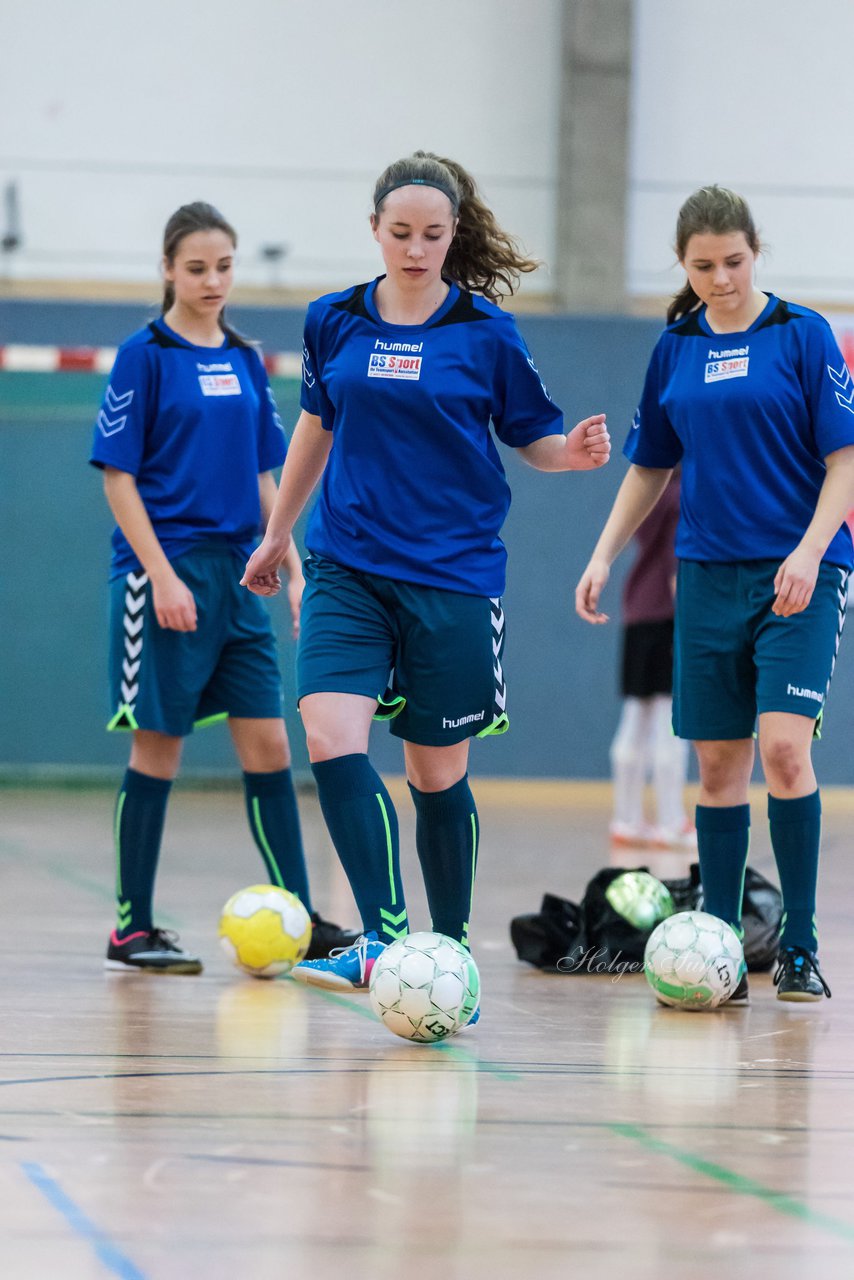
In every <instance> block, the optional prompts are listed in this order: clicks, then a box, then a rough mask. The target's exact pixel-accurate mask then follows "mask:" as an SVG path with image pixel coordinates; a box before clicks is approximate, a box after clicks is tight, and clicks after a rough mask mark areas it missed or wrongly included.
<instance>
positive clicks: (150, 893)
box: [114, 769, 172, 938]
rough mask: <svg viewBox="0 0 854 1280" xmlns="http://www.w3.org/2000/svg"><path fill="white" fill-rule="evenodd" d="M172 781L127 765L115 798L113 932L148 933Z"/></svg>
mask: <svg viewBox="0 0 854 1280" xmlns="http://www.w3.org/2000/svg"><path fill="white" fill-rule="evenodd" d="M171 790H172V783H171V781H170V780H169V779H168V778H152V777H150V776H149V775H148V774H147V773H139V772H138V771H137V770H136V769H128V770H127V772H126V773H125V776H124V779H123V781H122V785H121V787H120V788H119V794H118V796H117V798H116V812H115V825H114V830H115V844H116V907H117V920H116V936H117V937H119V938H124V937H127V935H128V934H129V933H139V932H144V933H148V932H149V931H150V930H151V928H152V914H151V913H152V899H153V897H154V880H155V877H156V875H157V862H158V859H159V858H160V842H161V840H162V839H163V824H164V822H165V821H166V806H167V804H168V803H169V793H170V791H171Z"/></svg>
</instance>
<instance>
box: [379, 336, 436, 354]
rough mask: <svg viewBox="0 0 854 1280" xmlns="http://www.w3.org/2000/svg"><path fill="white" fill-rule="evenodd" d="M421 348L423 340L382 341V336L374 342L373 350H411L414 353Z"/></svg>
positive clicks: (422, 347)
mask: <svg viewBox="0 0 854 1280" xmlns="http://www.w3.org/2000/svg"><path fill="white" fill-rule="evenodd" d="M423 350H424V343H423V342H383V340H382V338H377V340H376V342H375V343H374V351H411V352H412V353H413V354H415V353H417V352H419V351H423Z"/></svg>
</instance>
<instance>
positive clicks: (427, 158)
mask: <svg viewBox="0 0 854 1280" xmlns="http://www.w3.org/2000/svg"><path fill="white" fill-rule="evenodd" d="M409 185H415V186H430V187H436V188H437V190H439V191H442V192H444V194H445V195H446V196H447V197H448V199H449V201H450V202H451V208H452V209H453V212H454V216H455V217H456V218H457V219H458V222H457V229H456V233H455V235H454V238H453V240H452V241H451V245H450V248H449V249H448V254H447V257H446V258H445V263H444V267H443V273H444V274H445V275H447V276H448V277H449V278H450V279H451V280H453V281H454V283H455V284H457V285H459V286H460V288H462V289H465V290H467V291H468V292H470V293H481V294H483V295H484V297H486V298H488V299H489V300H490V301H491V302H497V301H498V300H499V299H500V298H501V296H502V295H505V296H506V295H510V294H513V293H515V291H516V289H517V288H518V286H519V277H520V275H522V274H526V273H527V272H529V271H536V269H537V267H538V266H539V265H540V264H539V263H538V262H537V261H536V260H535V259H533V258H528V257H526V256H525V254H524V253H523V252H522V250H521V249H520V247H519V244H518V241H517V240H515V239H514V237H513V236H511V235H509V234H508V233H507V232H506V231H503V230H502V229H501V227H499V225H498V223H497V222H496V220H495V215H494V214H493V212H492V210H491V209H490V208H489V207H488V205H486V204H485V203H484V201H483V199H482V197H481V195H480V192H479V191H478V188H477V184H476V182H475V180H474V178H473V177H472V176H471V174H470V173H468V172H467V171H466V170H465V169H464V168H463V166H462V165H461V164H458V163H457V162H456V161H455V160H448V159H447V158H446V157H444V156H437V155H434V154H433V152H432V151H416V152H414V153H413V154H412V155H411V156H407V157H406V158H405V159H403V160H397V161H395V163H394V164H391V165H389V167H388V168H387V169H386V170H385V172H384V173H383V174H382V175H381V176H380V178H379V179H378V181H377V183H376V186H375V188H374V216H375V217H377V218H378V217H379V216H380V214H381V212H382V207H383V204H384V202H385V198H386V196H388V195H390V194H391V192H392V191H395V190H397V188H398V187H404V186H409Z"/></svg>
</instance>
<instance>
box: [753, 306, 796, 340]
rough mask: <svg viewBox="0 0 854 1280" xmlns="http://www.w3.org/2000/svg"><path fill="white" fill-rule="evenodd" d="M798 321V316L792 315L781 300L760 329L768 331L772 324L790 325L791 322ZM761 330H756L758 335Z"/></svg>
mask: <svg viewBox="0 0 854 1280" xmlns="http://www.w3.org/2000/svg"><path fill="white" fill-rule="evenodd" d="M796 319H797V316H794V315H792V313H791V311H790V310H789V308H788V306H787V305H786V303H785V302H784V301H783V299H782V298H780V299H779V300H778V302H777V305H776V307H775V308H774V310H773V311H772V312H771V314H770V316H766V317H765V319H764V320H763V321H762V323H761V325H760V326H759V329H768V328H770V327H771V325H772V324H788V323H789V321H790V320H796ZM759 329H757V330H756V332H757V333H758V332H759Z"/></svg>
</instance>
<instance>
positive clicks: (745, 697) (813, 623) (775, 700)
mask: <svg viewBox="0 0 854 1280" xmlns="http://www.w3.org/2000/svg"><path fill="white" fill-rule="evenodd" d="M779 567H780V561H779V560H743V561H737V562H734V563H731V564H719V563H712V562H701V561H696V560H680V562H679V571H678V576H677V586H676V630H675V636H674V666H673V729H674V732H675V733H676V735H677V737H679V738H690V739H692V740H694V741H701V742H702V741H718V740H725V739H736V738H749V737H751V736H752V735H753V731H754V726H755V724H756V717H757V715H762V714H763V713H764V712H767V711H788V712H791V713H793V714H794V715H799V716H807V717H809V718H810V719H811V720H815V721H816V736H818V732H819V729H820V725H821V718H822V715H823V712H824V704H825V700H826V698H827V691H828V688H829V686H830V678H831V676H832V675H833V668H834V664H835V662H836V653H837V650H838V648H839V640H840V637H841V635H842V625H843V623H844V621H845V606H846V601H847V596H848V570H847V569H842V568H840V567H839V566H838V565H833V564H826V563H823V564H822V565H821V567H820V569H819V574H818V579H817V581H816V585H815V590H814V592H813V595H812V599H811V600H810V602H809V605H808V606H807V608H806V609H805V610H804V611H803V613H796V614H793V615H792V617H790V618H780V617H777V615H776V614H774V613H772V612H771V605H772V604H773V602H774V578H775V577H776V575H777V570H778V569H779Z"/></svg>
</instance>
